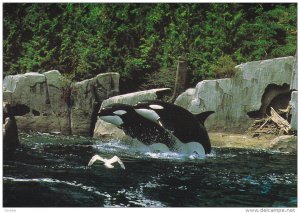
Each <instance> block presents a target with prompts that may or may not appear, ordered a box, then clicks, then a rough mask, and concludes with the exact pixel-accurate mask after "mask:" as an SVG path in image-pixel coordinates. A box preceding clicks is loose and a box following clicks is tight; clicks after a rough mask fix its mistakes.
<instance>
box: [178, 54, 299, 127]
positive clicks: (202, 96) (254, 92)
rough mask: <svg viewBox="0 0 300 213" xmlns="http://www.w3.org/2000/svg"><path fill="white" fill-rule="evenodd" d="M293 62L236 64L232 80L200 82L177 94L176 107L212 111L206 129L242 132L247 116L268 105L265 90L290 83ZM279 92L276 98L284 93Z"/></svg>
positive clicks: (285, 58)
mask: <svg viewBox="0 0 300 213" xmlns="http://www.w3.org/2000/svg"><path fill="white" fill-rule="evenodd" d="M294 61H295V58H294V57H292V56H291V57H283V58H275V59H270V60H263V61H254V62H249V63H244V64H241V65H238V66H237V68H238V70H239V71H238V72H237V74H236V76H235V77H233V78H227V79H217V80H205V81H202V82H200V83H198V84H197V86H196V88H192V89H188V90H186V91H185V92H184V93H182V94H181V95H179V96H178V98H177V99H176V101H175V104H177V105H179V106H182V107H184V108H186V109H188V110H189V111H191V112H192V113H200V112H204V111H209V110H213V111H215V113H214V114H213V115H211V116H209V118H208V119H207V121H206V123H205V125H206V127H207V129H208V130H218V131H220V130H223V131H234V132H243V131H244V130H246V129H247V128H248V127H249V125H250V123H252V121H253V120H252V118H250V117H249V116H248V114H249V113H251V112H255V111H258V112H259V111H260V110H261V106H262V101H265V102H267V103H271V100H268V98H264V99H263V95H264V93H265V91H266V88H267V87H268V86H269V85H271V86H273V87H274V88H281V87H282V88H283V90H284V91H285V88H286V87H287V86H288V85H290V84H291V79H292V75H293V66H294ZM278 91H279V92H277V94H275V95H278V94H281V93H283V91H281V90H278ZM270 94H274V92H271V93H270ZM267 103H265V104H267ZM265 108H266V107H265Z"/></svg>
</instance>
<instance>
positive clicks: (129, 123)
mask: <svg viewBox="0 0 300 213" xmlns="http://www.w3.org/2000/svg"><path fill="white" fill-rule="evenodd" d="M98 116H99V118H100V119H102V120H104V121H106V122H109V123H112V124H114V125H116V126H117V127H119V128H121V129H122V130H123V131H124V132H125V134H126V135H129V136H130V137H132V138H134V139H137V140H138V141H140V142H142V143H143V144H145V145H148V146H153V147H156V145H157V144H158V143H160V144H164V145H165V146H167V147H168V148H169V149H170V150H172V151H176V150H174V144H175V143H176V138H175V137H174V136H173V135H172V134H171V133H170V132H169V131H168V130H166V129H165V128H163V127H162V126H160V125H159V124H157V123H155V122H152V121H151V120H149V119H146V118H144V117H143V116H141V115H140V114H138V113H137V112H136V111H135V109H134V108H133V107H132V106H131V105H127V104H119V103H117V104H111V105H108V106H106V107H104V108H102V109H100V111H99V112H98ZM177 140H178V139H177Z"/></svg>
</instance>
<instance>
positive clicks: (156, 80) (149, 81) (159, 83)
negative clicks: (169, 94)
mask: <svg viewBox="0 0 300 213" xmlns="http://www.w3.org/2000/svg"><path fill="white" fill-rule="evenodd" d="M175 77H176V70H172V69H167V68H161V69H159V70H158V71H156V72H154V73H147V74H146V76H145V79H144V83H143V84H142V85H141V88H142V89H153V88H162V87H167V88H171V89H173V88H174V86H175Z"/></svg>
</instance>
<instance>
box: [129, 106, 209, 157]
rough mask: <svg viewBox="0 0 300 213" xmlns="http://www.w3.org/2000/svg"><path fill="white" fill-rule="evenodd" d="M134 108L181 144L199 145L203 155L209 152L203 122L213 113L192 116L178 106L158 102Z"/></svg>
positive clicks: (207, 137)
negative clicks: (166, 130) (164, 129)
mask: <svg viewBox="0 0 300 213" xmlns="http://www.w3.org/2000/svg"><path fill="white" fill-rule="evenodd" d="M134 108H135V110H136V112H137V113H139V114H140V115H141V116H143V117H145V118H147V119H149V120H151V121H153V122H156V123H158V124H159V125H161V126H163V127H164V128H166V129H168V130H169V131H171V132H172V134H173V135H174V136H175V137H176V138H178V139H179V140H180V141H181V142H182V143H184V144H187V143H189V145H190V146H191V145H192V144H193V145H194V146H197V143H200V144H201V145H202V146H203V148H204V150H205V154H208V153H210V152H211V144H210V140H209V136H208V134H207V131H206V128H205V126H204V122H205V120H206V118H207V117H208V116H209V115H211V114H212V113H214V111H207V112H203V113H200V114H197V115H194V114H192V113H191V112H189V111H188V110H186V109H184V108H182V107H180V106H177V105H175V104H171V103H167V102H163V101H158V100H155V101H142V102H139V103H138V104H136V105H135V106H134ZM191 143H192V144H191Z"/></svg>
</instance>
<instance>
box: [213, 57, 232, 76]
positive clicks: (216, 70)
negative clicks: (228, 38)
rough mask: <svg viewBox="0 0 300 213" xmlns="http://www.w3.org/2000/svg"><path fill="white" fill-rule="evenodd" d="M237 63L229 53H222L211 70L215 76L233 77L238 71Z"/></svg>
mask: <svg viewBox="0 0 300 213" xmlns="http://www.w3.org/2000/svg"><path fill="white" fill-rule="evenodd" d="M236 65H237V64H236V63H235V62H234V61H233V60H232V58H231V57H230V56H228V55H222V56H221V57H220V58H219V59H218V60H217V62H216V63H215V64H213V65H211V67H210V70H211V72H212V73H213V75H214V77H215V78H231V77H233V76H234V75H235V73H236V72H237V70H236V68H235V66H236Z"/></svg>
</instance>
